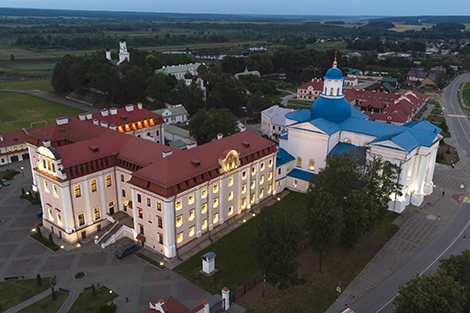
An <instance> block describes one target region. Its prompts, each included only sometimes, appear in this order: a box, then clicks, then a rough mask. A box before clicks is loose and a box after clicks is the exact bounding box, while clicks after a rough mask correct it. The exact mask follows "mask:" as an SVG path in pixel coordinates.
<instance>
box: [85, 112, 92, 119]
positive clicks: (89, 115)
mask: <svg viewBox="0 0 470 313" xmlns="http://www.w3.org/2000/svg"><path fill="white" fill-rule="evenodd" d="M85 116H86V119H87V120H91V119H92V118H93V114H92V113H91V112H86V113H85Z"/></svg>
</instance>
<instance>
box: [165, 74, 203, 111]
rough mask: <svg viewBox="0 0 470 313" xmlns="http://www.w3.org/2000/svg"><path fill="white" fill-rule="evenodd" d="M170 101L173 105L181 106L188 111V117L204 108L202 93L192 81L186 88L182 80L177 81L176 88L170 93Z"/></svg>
mask: <svg viewBox="0 0 470 313" xmlns="http://www.w3.org/2000/svg"><path fill="white" fill-rule="evenodd" d="M170 100H171V101H172V102H173V103H174V104H182V105H183V106H184V107H185V108H186V110H188V113H189V115H193V114H194V113H196V112H197V111H198V110H199V109H202V108H204V92H203V91H202V90H201V88H199V87H198V86H197V85H196V84H195V83H194V81H193V82H192V83H191V85H189V86H187V85H186V84H185V82H184V80H179V81H178V83H177V85H176V88H175V89H173V90H172V91H171V93H170Z"/></svg>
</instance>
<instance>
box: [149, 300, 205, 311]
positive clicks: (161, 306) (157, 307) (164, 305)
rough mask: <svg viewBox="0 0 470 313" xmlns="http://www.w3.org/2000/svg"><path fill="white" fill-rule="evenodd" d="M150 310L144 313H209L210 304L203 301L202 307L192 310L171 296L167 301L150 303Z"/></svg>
mask: <svg viewBox="0 0 470 313" xmlns="http://www.w3.org/2000/svg"><path fill="white" fill-rule="evenodd" d="M149 305H150V308H148V309H147V310H145V311H142V313H209V302H207V301H202V303H201V304H200V305H198V306H197V307H195V308H194V309H192V310H190V309H188V308H187V307H186V306H185V305H183V304H182V303H181V302H179V301H178V300H176V299H175V298H173V296H169V297H167V298H166V299H164V300H162V299H160V300H158V302H157V303H155V302H153V301H152V302H150V304H149Z"/></svg>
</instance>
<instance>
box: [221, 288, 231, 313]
mask: <svg viewBox="0 0 470 313" xmlns="http://www.w3.org/2000/svg"><path fill="white" fill-rule="evenodd" d="M222 300H224V302H225V306H224V308H225V311H227V310H228V309H230V289H228V288H227V287H224V288H222Z"/></svg>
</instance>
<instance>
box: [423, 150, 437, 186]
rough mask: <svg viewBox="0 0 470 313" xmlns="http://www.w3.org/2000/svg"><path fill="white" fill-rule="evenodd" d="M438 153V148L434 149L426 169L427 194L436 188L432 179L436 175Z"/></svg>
mask: <svg viewBox="0 0 470 313" xmlns="http://www.w3.org/2000/svg"><path fill="white" fill-rule="evenodd" d="M436 155H437V148H436V149H434V150H433V151H432V152H431V153H430V156H429V159H428V166H427V169H426V172H427V173H426V181H425V182H424V184H425V185H424V192H425V193H426V194H428V195H429V194H431V193H432V191H433V189H434V183H433V181H432V179H433V177H434V169H435V167H436Z"/></svg>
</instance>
